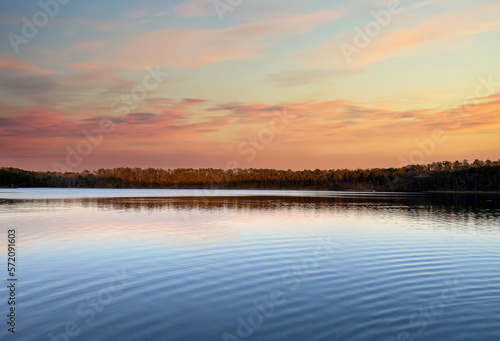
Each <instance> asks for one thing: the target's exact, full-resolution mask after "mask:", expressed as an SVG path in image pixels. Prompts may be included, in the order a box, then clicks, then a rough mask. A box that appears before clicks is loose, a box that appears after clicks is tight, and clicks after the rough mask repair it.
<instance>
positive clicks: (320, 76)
mask: <svg viewBox="0 0 500 341" xmlns="http://www.w3.org/2000/svg"><path fill="white" fill-rule="evenodd" d="M352 74H353V72H352V71H350V70H331V69H319V70H318V69H316V70H315V69H312V70H293V71H284V72H279V73H273V74H270V75H268V76H267V80H268V81H270V82H271V83H274V84H275V85H276V86H278V87H292V86H302V85H309V84H321V83H324V82H331V81H332V80H338V79H341V78H344V77H348V76H350V75H352Z"/></svg>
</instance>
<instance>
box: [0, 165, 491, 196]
mask: <svg viewBox="0 0 500 341" xmlns="http://www.w3.org/2000/svg"><path fill="white" fill-rule="evenodd" d="M0 186H1V187H67V188H177V189H189V188H200V189H206V188H209V189H303V190H337V191H345V190H360V191H367V190H374V191H500V160H499V161H491V160H486V161H481V160H475V161H474V162H471V163H469V162H468V161H467V160H463V161H455V162H450V161H444V162H433V163H430V164H426V165H408V166H405V167H400V168H372V169H355V170H349V169H332V170H320V169H315V170H298V171H293V170H276V169H255V168H250V169H227V170H223V169H214V168H200V169H193V168H179V169H167V170H165V169H159V168H147V169H141V168H129V167H120V168H113V169H98V170H94V171H87V170H85V171H83V172H80V173H78V172H66V173H60V172H50V171H47V172H34V171H27V170H22V169H18V168H9V167H3V168H0Z"/></svg>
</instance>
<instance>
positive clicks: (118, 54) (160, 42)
mask: <svg viewBox="0 0 500 341" xmlns="http://www.w3.org/2000/svg"><path fill="white" fill-rule="evenodd" d="M338 17H339V14H338V13H337V12H332V11H322V12H316V13H312V14H304V15H292V16H288V17H286V18H280V19H275V20H268V21H262V22H255V23H247V24H241V25H237V26H233V27H229V28H222V29H167V30H163V31H156V32H149V33H146V34H140V35H136V36H135V37H132V38H131V39H129V40H128V41H127V43H126V44H125V45H124V46H123V47H122V48H121V49H118V50H117V51H113V52H105V53H104V54H102V55H101V56H98V57H96V59H95V62H100V63H103V64H104V65H108V66H113V67H123V68H141V69H142V68H144V67H147V66H151V65H157V64H159V65H164V66H168V67H197V66H202V65H207V64H213V63H218V62H221V61H224V60H246V59H252V58H256V57H258V56H261V55H263V54H265V53H266V51H267V49H268V48H269V47H270V46H271V45H272V42H273V41H275V40H276V39H277V38H279V37H284V36H290V35H294V34H295V35H296V34H302V33H305V32H307V31H309V30H311V29H313V28H314V27H316V26H318V25H320V24H322V23H324V22H327V21H330V20H334V19H336V18H338Z"/></svg>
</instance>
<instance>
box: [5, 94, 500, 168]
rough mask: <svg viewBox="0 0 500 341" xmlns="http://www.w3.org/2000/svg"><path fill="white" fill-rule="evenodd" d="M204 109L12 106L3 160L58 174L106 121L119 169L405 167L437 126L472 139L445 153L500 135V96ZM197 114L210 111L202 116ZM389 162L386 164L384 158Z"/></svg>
mask: <svg viewBox="0 0 500 341" xmlns="http://www.w3.org/2000/svg"><path fill="white" fill-rule="evenodd" d="M203 102H204V101H203V100H202V99H195V100H187V101H186V100H182V101H177V102H176V101H172V100H169V101H164V102H163V104H162V105H161V106H158V107H157V108H156V109H155V110H154V111H152V112H135V113H130V114H126V115H122V116H118V117H116V116H115V117H112V116H109V115H108V114H107V113H103V114H94V115H92V116H90V117H86V118H84V119H79V120H78V119H70V118H69V117H70V116H69V115H67V113H64V112H61V111H57V110H49V109H44V108H33V107H31V108H28V107H17V108H16V107H6V108H5V114H3V115H2V116H0V146H1V147H0V148H1V149H0V151H1V154H2V155H3V158H4V159H13V158H14V159H15V158H17V159H22V158H29V157H35V156H36V157H39V159H37V160H38V161H37V162H45V163H43V167H45V166H46V167H49V168H50V163H51V162H52V161H54V160H62V159H63V158H64V156H65V152H66V149H65V148H66V146H76V144H77V143H78V142H79V141H82V140H84V139H85V136H84V135H83V130H84V129H86V130H89V131H90V130H93V129H97V128H98V127H99V121H100V120H102V119H103V118H108V119H111V120H112V121H113V122H114V123H115V124H116V128H115V130H114V132H113V133H111V134H107V135H106V136H105V137H104V140H103V141H104V142H103V143H102V145H100V146H99V148H96V149H95V151H94V154H95V157H96V158H98V159H99V160H106V158H107V159H109V162H114V163H116V162H117V161H116V160H117V157H118V156H119V157H120V158H121V159H120V161H121V162H122V164H125V165H130V164H136V161H137V158H139V159H141V160H143V159H144V157H145V155H148V157H149V158H150V160H153V159H158V158H160V157H162V156H164V155H170V156H171V155H184V156H183V157H182V161H181V159H180V158H177V159H172V160H169V163H170V164H171V165H174V166H181V165H183V164H184V162H185V161H186V160H187V159H186V158H187V156H189V158H191V161H190V162H192V158H195V159H197V160H202V159H203V160H206V161H207V162H208V160H211V161H210V165H211V166H215V167H225V165H226V163H227V162H228V161H229V160H231V159H235V160H238V161H239V162H240V163H241V166H242V167H276V168H289V167H304V166H303V162H304V160H308V162H311V163H310V165H311V167H314V168H316V167H320V166H321V165H323V167H326V165H327V164H330V165H332V164H334V163H335V162H340V161H337V160H344V161H346V162H354V161H353V160H354V158H353V157H352V155H356V156H357V159H358V161H357V162H358V163H360V162H361V161H362V162H367V160H372V161H373V162H379V163H380V164H381V165H387V161H386V160H387V158H388V157H392V158H393V160H394V162H397V160H398V159H397V156H398V155H401V154H404V153H409V152H411V151H413V150H415V148H416V147H415V142H414V141H415V138H420V139H425V138H429V137H430V136H432V133H433V131H434V130H435V129H440V130H442V131H443V132H444V133H445V134H447V136H448V137H449V138H450V141H452V138H453V136H469V140H463V141H462V140H456V141H454V143H444V144H442V145H440V151H442V152H450V153H452V152H453V151H456V150H457V148H459V149H460V148H469V149H470V148H471V146H470V139H474V138H478V137H481V138H484V136H492V137H494V136H496V135H495V134H493V132H498V130H499V129H500V93H496V94H493V95H490V96H488V97H484V98H479V99H478V102H477V105H474V106H473V107H470V106H469V107H467V108H464V107H459V108H455V109H448V110H442V109H438V108H429V109H425V110H409V111H403V112H401V111H392V110H387V109H385V108H377V107H369V106H366V105H363V104H360V103H356V102H353V101H348V100H335V101H314V100H303V101H295V102H287V103H281V104H274V105H269V104H264V103H239V102H232V103H220V104H216V105H213V106H211V107H209V108H207V109H200V108H199V107H196V106H197V105H198V104H199V103H203ZM158 103H159V102H158ZM465 109H467V115H464V112H465V111H464V110H465ZM198 110H204V111H203V114H202V115H199V114H198V113H197V111H198ZM12 113H17V114H16V115H12ZM270 127H280V129H278V130H275V131H274V133H273V136H272V142H271V143H269V144H266V145H264V148H262V150H261V151H260V152H259V158H258V159H257V161H256V162H252V163H249V162H248V161H247V157H248V155H245V154H241V153H238V148H239V147H240V146H241V144H242V143H245V142H246V143H247V147H248V141H249V139H250V138H251V137H252V136H253V137H256V138H257V139H258V138H259V137H258V136H259V134H262V132H263V131H265V130H266V129H267V130H269V129H270ZM257 141H259V140H257ZM259 143H260V142H259ZM492 148H494V147H492ZM477 151H478V152H479V150H477ZM481 152H485V150H483V149H481ZM360 155H361V156H362V157H361V158H362V160H361V161H360V160H359V159H360ZM381 156H383V157H384V158H385V159H384V160H385V161H384V160H379V159H380V157H381ZM40 158H41V159H43V160H45V161H40V160H41V159H40ZM189 158H188V159H189ZM146 159H147V158H146ZM146 159H144V160H146ZM113 160H114V161H113ZM134 160H135V161H134ZM294 160H295V161H294ZM329 160H330V161H329ZM377 160H378V161H377ZM144 162H146V161H144ZM151 162H153V161H151ZM193 162H194V161H193ZM214 162H215V163H216V164H214ZM382 163H385V164H382ZM197 165H198V166H200V167H202V166H204V165H202V164H197ZM292 165H293V166H292ZM300 165H302V166H300ZM343 166H346V167H347V166H349V164H344V165H343ZM83 167H88V166H87V165H85V166H83ZM96 167H106V165H105V164H100V165H96Z"/></svg>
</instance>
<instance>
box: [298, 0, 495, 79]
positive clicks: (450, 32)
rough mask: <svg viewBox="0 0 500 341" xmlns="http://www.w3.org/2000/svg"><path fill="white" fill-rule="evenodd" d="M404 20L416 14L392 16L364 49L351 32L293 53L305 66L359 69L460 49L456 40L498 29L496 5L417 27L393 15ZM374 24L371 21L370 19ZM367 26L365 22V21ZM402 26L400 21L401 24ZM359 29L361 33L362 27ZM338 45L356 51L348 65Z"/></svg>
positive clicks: (448, 16) (439, 17) (408, 19)
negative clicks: (435, 48)
mask: <svg viewBox="0 0 500 341" xmlns="http://www.w3.org/2000/svg"><path fill="white" fill-rule="evenodd" d="M398 15H399V16H401V17H404V18H407V21H408V22H410V23H411V22H415V20H416V19H417V16H416V15H413V14H411V13H405V12H403V13H401V14H397V15H394V18H393V22H391V23H390V24H389V26H387V27H386V28H382V29H381V33H380V35H378V36H375V37H373V38H369V44H368V45H367V46H366V47H361V46H357V45H356V44H355V43H354V37H355V36H356V34H355V33H354V31H353V30H349V31H345V32H342V33H340V34H338V35H335V36H334V37H332V38H330V39H329V40H327V41H325V42H323V43H321V44H319V45H318V46H316V47H315V48H312V49H310V50H306V51H301V52H300V53H297V57H298V58H299V59H300V60H301V61H302V62H303V63H305V64H306V65H309V66H315V67H318V66H321V67H334V68H339V67H343V68H344V69H345V68H348V67H351V68H359V67H364V66H365V65H368V64H372V63H377V62H381V61H384V60H386V59H390V58H396V57H400V56H406V55H410V54H413V53H416V52H419V51H421V49H422V48H424V47H427V46H430V45H431V44H435V43H439V44H440V46H439V48H443V46H454V47H455V48H456V47H457V46H460V40H459V39H463V37H466V36H472V35H474V34H478V33H482V32H488V31H492V30H494V29H497V28H498V27H500V22H499V21H498V16H499V15H500V5H490V6H486V7H480V8H477V9H475V10H471V11H467V12H464V11H462V12H455V13H449V14H444V15H441V16H438V17H435V18H432V19H429V20H425V21H422V20H420V23H419V24H413V26H411V27H406V28H401V27H400V26H401V23H402V22H401V21H400V22H398V23H396V21H398V19H399V18H398V17H397V16H398ZM370 19H371V20H370V21H374V18H370ZM367 23H368V21H367ZM403 23H404V22H403ZM359 28H360V29H361V30H364V25H360V26H359ZM342 44H349V45H351V46H353V47H355V48H358V49H359V53H352V54H350V56H349V57H350V59H351V61H352V63H348V61H347V60H346V57H345V55H344V53H343V52H342V50H341V45H342Z"/></svg>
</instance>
